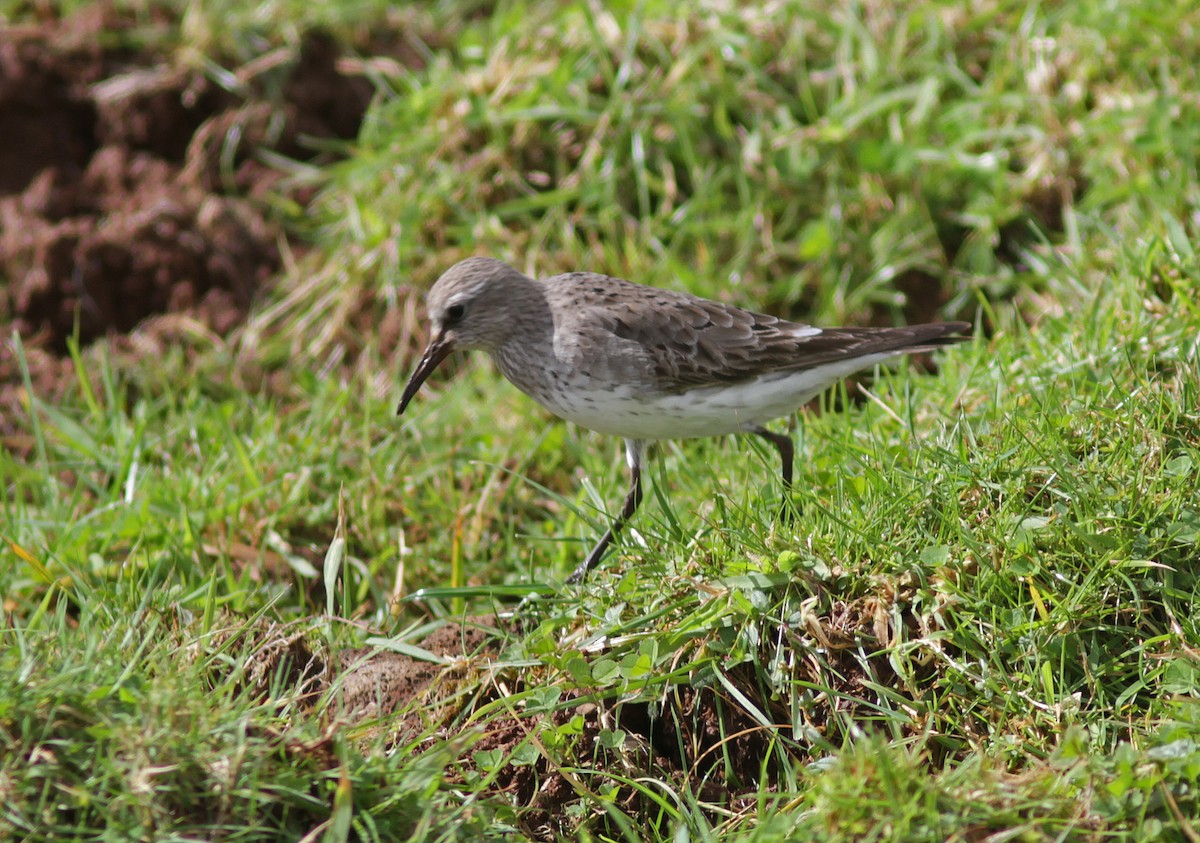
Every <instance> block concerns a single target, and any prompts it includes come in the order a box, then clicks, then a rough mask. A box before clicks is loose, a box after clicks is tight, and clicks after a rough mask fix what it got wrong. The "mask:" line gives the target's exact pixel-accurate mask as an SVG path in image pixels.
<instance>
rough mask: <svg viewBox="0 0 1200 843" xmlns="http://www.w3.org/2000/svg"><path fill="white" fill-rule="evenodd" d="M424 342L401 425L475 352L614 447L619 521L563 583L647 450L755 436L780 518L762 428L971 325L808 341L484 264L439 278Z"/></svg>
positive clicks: (735, 319) (778, 325) (605, 285)
mask: <svg viewBox="0 0 1200 843" xmlns="http://www.w3.org/2000/svg"><path fill="white" fill-rule="evenodd" d="M427 305H428V312H429V319H430V322H431V323H432V332H431V335H430V340H429V345H428V346H427V347H426V349H425V353H424V355H423V356H422V357H421V362H420V363H418V364H417V368H416V370H415V371H414V372H413V374H412V377H411V378H410V379H409V381H408V385H407V386H406V387H405V388H404V394H403V396H402V397H401V398H400V406H399V407H398V408H397V410H396V413H397V415H399V414H401V413H403V412H404V409H405V408H406V407H407V406H408V403H409V401H411V400H412V397H413V396H414V395H416V393H417V390H418V389H420V388H421V384H422V383H424V382H425V379H426V378H427V377H429V374H430V373H431V372H432V371H433V370H434V369H436V368H437V367H438V365H439V364H440V363H441V362H442V361H443V360H444V359H445V358H446V357H447V355H449V354H450V352H452V351H455V350H458V349H482V350H483V351H486V352H488V354H490V355H491V356H492V359H493V360H494V361H495V362H496V365H497V367H499V369H500V371H501V373H503V375H504V377H506V378H508V380H509V381H511V382H512V383H513V384H514V385H515V386H516V387H517V388H518V389H520V390H521V391H522V392H524V393H525V394H526V395H528V396H530V397H531V398H533V399H534V400H535V401H537V402H538V403H539V404H541V405H542V406H543V407H545V408H546V409H547V410H549V411H550V412H552V413H554V414H555V415H556V416H559V417H560V418H564V419H567V420H569V421H573V422H575V423H576V424H578V425H580V426H582V427H586V428H589V429H591V430H595V431H599V432H600V433H609V434H613V435H616V436H621V437H623V438H624V440H625V458H626V461H627V462H628V464H629V470H630V473H631V475H632V478H631V481H630V487H629V493H628V495H626V497H625V505H624V507H622V509H621V514H620V515H619V516H618V517H617V518H616V519H615V520H614V521H613V523H612V525H611V526H610V527H609V528H608V530H607V531H605V533H604V535H603V536H602V537H601V538H600V541H599V542H597V543H596V546H595V547H593V548H592V551H591V553H589V554H588V555H587V558H586V559H584V561H583V562H581V563H580V565H579V567H578V568H576V569H575V571H574V573H572V574H571V576H570V577H569V578H568V580H567V582H571V583H574V582H579V581H581V580H582V579H583V578H584V577H585V576H586V575H587V572H588V571H590V570H591V569H592V568H593V567H595V566H596V564H597V563H598V562H599V561H600V558H601V557H602V556H603V555H604V552H605V550H607V549H608V546H609V544H610V543H611V542H612V540H613V537H614V536H615V535H616V534H617V533H618V532H620V530H621V528H622V527H623V526H624V525H625V523H626V522H627V521H628V520H629V518H630V517H631V516H632V515H633V513H634V511H635V510H636V509H637V507H638V504H639V503H641V500H642V459H643V457H644V455H645V452H646V443H647V442H648V441H651V440H655V439H685V438H690V437H697V436H723V435H725V434H729V433H755V434H758V435H759V436H762V437H763V438H765V439H767V440H768V441H769V442H770V443H771V444H772V445H774V446H775V448H776V449H777V450H778V451H779V458H780V460H781V462H782V463H783V485H784V494H785V500H784V511H787V506H788V499H787V493H788V492H790V490H791V486H792V463H793V460H794V454H793V448H792V440H791V439H790V438H788V437H787V436H784V435H783V434H780V433H775V432H773V431H770V430H768V429H767V428H766V427H764V426H763V425H764V423H765V422H767V421H770V420H771V419H775V418H779V417H780V416H786V415H790V414H791V413H793V412H795V411H796V410H797V409H798V408H799V407H801V406H802V405H803V404H805V403H806V402H808V401H809V400H810V399H812V398H813V397H814V396H815V395H817V394H819V393H820V392H822V391H823V390H825V389H826V388H827V387H829V386H831V385H832V384H834V383H836V382H837V381H838V380H840V379H841V378H843V377H845V376H846V375H849V374H851V373H852V372H856V371H858V370H860V369H866V368H869V367H871V366H874V365H875V364H877V363H879V362H880V361H883V360H886V359H888V358H889V357H894V356H896V355H899V354H906V353H908V352H914V351H928V350H930V349H933V348H938V347H941V346H944V345H949V344H951V343H955V342H958V341H961V340H963V339H966V337H962V336H955V335H956V334H959V333H961V332H963V331H965V330H967V329H968V328H969V327H970V325H969V324H968V323H966V322H937V323H933V324H928V325H912V326H909V327H903V328H815V327H813V326H811V325H804V324H800V323H797V322H788V321H785V320H783V319H779V318H777V317H775V316H767V315H765V314H761V313H753V312H751V311H749V310H742V309H741V308H737V307H733V306H731V305H727V304H721V303H720V302H714V301H709V300H707V299H702V298H699V297H697V296H693V295H689V294H687V293H677V292H672V291H670V290H661V289H657V288H655V287H646V286H643V285H641V284H635V283H633V282H631V281H624V280H622V279H620V278H612V277H609V276H607V275H598V274H596V273H593V272H569V273H567V274H565V275H556V276H554V277H553V278H548V279H546V280H545V281H541V282H538V281H535V280H533V279H532V278H530V277H528V276H526V275H524V274H522V273H521V272H518V271H517V270H516V269H513V268H512V267H511V266H509V265H508V264H506V263H503V262H501V261H498V260H494V259H492V258H482V257H478V258H468V259H467V260H464V261H461V262H459V263H457V264H455V265H454V266H452V267H451V268H450V269H449V270H447V271H446V273H445V274H444V275H442V277H441V278H439V279H438V280H437V283H435V284H434V285H433V288H432V289H431V290H430V291H429V296H428V301H427Z"/></svg>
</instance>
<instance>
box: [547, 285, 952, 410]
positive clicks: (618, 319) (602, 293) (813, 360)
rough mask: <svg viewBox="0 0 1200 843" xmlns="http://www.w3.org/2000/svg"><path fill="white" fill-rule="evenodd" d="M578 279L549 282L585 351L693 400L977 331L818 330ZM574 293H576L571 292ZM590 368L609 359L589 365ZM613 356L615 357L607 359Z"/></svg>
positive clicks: (943, 326)
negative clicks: (695, 393)
mask: <svg viewBox="0 0 1200 843" xmlns="http://www.w3.org/2000/svg"><path fill="white" fill-rule="evenodd" d="M597 277H598V276H594V275H591V274H590V273H573V274H571V275H567V276H558V277H557V278H555V279H551V280H552V281H555V282H559V283H560V284H562V286H561V287H559V288H558V289H559V290H560V291H561V293H562V294H563V295H568V294H569V295H570V297H571V300H572V302H573V303H574V305H575V306H574V307H572V308H569V309H567V311H566V312H569V313H571V314H572V315H571V316H570V317H569V318H570V319H571V321H572V325H571V329H572V331H573V332H574V333H575V334H576V335H577V336H578V337H579V338H580V341H581V342H582V344H583V346H585V347H586V348H581V349H579V351H581V352H586V351H587V350H588V349H604V350H606V351H608V352H610V353H611V352H617V351H619V352H620V357H621V358H622V359H623V360H624V361H625V364H623V365H627V366H628V367H629V369H630V370H629V371H628V372H627V373H626V377H634V376H636V377H637V378H638V379H648V378H652V379H653V381H654V386H655V387H656V388H657V389H660V390H663V391H666V392H686V391H688V390H691V389H698V388H703V387H708V386H720V385H724V384H730V383H738V382H740V381H746V380H751V379H754V378H757V377H761V376H763V375H769V374H772V373H776V372H796V371H802V370H805V369H811V368H815V367H817V366H822V365H825V364H828V363H835V362H839V361H843V360H849V359H851V358H855V357H863V356H866V355H872V354H881V353H882V354H886V353H897V354H899V353H902V352H907V351H924V350H927V349H930V348H934V347H937V346H941V345H948V344H951V343H954V342H957V341H959V340H962V339H964V338H963V337H956V336H952V335H953V334H956V333H958V332H960V331H964V330H966V329H967V328H969V327H970V326H969V325H968V324H967V323H965V322H939V323H933V324H927V325H912V326H908V327H899V328H814V327H812V326H809V325H803V324H800V323H797V322H789V321H787V320H784V319H780V318H778V317H775V316H768V315H766V314H763V313H754V312H753V311H749V310H743V309H742V308H739V307H733V306H732V305H727V304H722V303H720V302H714V301H709V300H708V299H701V298H698V297H696V296H691V295H688V294H686V293H677V292H673V291H670V290H660V289H657V288H654V287H644V286H642V285H640V284H633V283H630V282H627V281H619V279H609V278H604V279H603V281H604V283H603V284H593V285H591V286H589V281H590V280H594V279H596V278H597ZM567 283H570V285H571V286H570V287H568V286H567ZM586 356H587V357H589V358H590V359H591V360H592V361H593V362H595V361H596V360H597V359H598V358H599V357H601V356H604V355H597V354H594V353H593V354H590V355H586ZM609 356H611V354H610V355H609Z"/></svg>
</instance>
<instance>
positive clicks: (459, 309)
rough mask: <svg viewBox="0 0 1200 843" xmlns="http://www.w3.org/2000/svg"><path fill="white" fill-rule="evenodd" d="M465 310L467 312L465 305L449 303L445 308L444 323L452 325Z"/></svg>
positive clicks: (461, 316) (460, 317)
mask: <svg viewBox="0 0 1200 843" xmlns="http://www.w3.org/2000/svg"><path fill="white" fill-rule="evenodd" d="M466 312H467V309H466V308H465V307H463V306H462V305H461V304H452V305H450V306H449V307H448V308H446V319H445V322H446V324H447V325H453V324H454V323H455V322H457V321H458V320H459V319H462V318H463V314H464V313H466Z"/></svg>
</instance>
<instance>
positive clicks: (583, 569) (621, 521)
mask: <svg viewBox="0 0 1200 843" xmlns="http://www.w3.org/2000/svg"><path fill="white" fill-rule="evenodd" d="M645 453H646V443H645V442H643V441H642V440H640V439H626V440H625V461H626V462H628V463H629V472H630V474H631V475H632V480H631V482H630V484H629V494H627V495H626V496H625V506H624V507H622V508H621V514H620V515H619V516H617V519H616V520H615V521H613V522H612V526H611V527H609V528H608V529H607V530H605V532H604V535H603V536H601V537H600V541H598V542H596V546H595V547H593V548H592V552H591V553H589V554H588V555H587V559H584V560H583V561H582V562H580V563H579V567H578V568H576V569H575V572H574V573H572V574H571V576H569V577H567V582H568V583H569V584H571V585H574V584H575V583H580V582H583V578H584V577H586V576H587V572H588V571H590V570H592V568H595V567H596V566H597V565H598V564H600V558H601V557H602V556H604V551H606V550H608V546H609V545H610V544H612V540H613V538H615V537H616V535H617V533H619V532H621V528H622V527H624V526H625V522H626V521H628V520H629V519H630V518H631V517H632V516H633V513H634V511H636V510H637V508H638V504H640V503H641V502H642V455H643V454H645Z"/></svg>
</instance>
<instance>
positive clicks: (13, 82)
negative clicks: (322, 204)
mask: <svg viewBox="0 0 1200 843" xmlns="http://www.w3.org/2000/svg"><path fill="white" fill-rule="evenodd" d="M167 14H168V12H165V11H162V10H159V11H155V12H153V13H152V15H153V16H154V17H153V18H152V20H151V21H150V22H149V24H148V23H147V21H146V20H144V19H139V21H137V24H136V25H137V26H139V27H141V28H142V29H145V27H147V26H148V25H153V24H157V25H158V26H159V27H160V29H161V30H162V31H164V32H165V31H166V30H167V29H168V28H169V27H168V26H167V25H168V24H169V23H170V21H169V20H167V19H166V16H167ZM144 17H145V16H143V18H144ZM134 26H135V22H134V21H133V20H132V19H130V18H128V17H127V16H125V15H124V14H123V13H121V12H119V11H117V10H115V9H114V8H113V7H112V6H110V5H108V4H106V3H98V4H90V5H87V6H84V7H82V8H81V9H80V10H79V11H78V12H77V13H75V14H73V15H71V16H70V17H67V18H63V19H55V20H50V21H47V22H45V23H42V24H39V25H34V26H23V27H12V28H9V29H8V30H7V31H6V32H5V37H4V38H3V39H0V279H3V280H4V281H5V283H4V284H3V285H2V286H0V337H3V338H4V340H7V338H8V337H10V336H11V335H12V333H13V331H14V330H15V331H16V333H17V334H18V335H19V336H20V337H21V341H22V343H23V344H24V345H25V346H26V347H27V350H32V349H37V350H45V351H46V352H49V355H50V356H49V357H48V358H47V357H43V356H42V355H40V354H33V353H31V352H30V351H27V356H28V357H29V362H30V365H31V366H32V365H34V363H35V361H37V362H42V361H51V362H48V363H47V366H48V368H46V369H45V370H44V371H39V372H36V373H32V374H33V380H34V381H35V383H37V384H38V385H39V386H42V387H43V388H45V389H46V390H47V391H46V392H42V393H40V394H41V395H42V397H44V398H47V399H48V400H54V399H55V398H57V397H58V396H59V395H60V394H61V393H62V392H63V391H64V388H63V387H62V386H61V385H60V382H59V381H58V380H57V379H56V378H57V377H58V376H60V375H65V376H66V377H71V376H72V373H71V370H70V367H66V369H65V370H63V367H61V366H59V365H57V363H55V362H52V361H53V358H54V357H56V356H62V355H63V354H64V352H65V351H66V349H67V341H68V339H69V338H71V337H72V336H77V337H78V338H79V340H80V344H81V345H87V344H88V343H90V342H92V341H94V340H96V339H100V338H103V337H112V336H118V335H122V334H125V333H127V332H130V331H132V330H133V329H134V328H135V327H136V326H138V325H139V324H141V323H142V322H143V321H144V320H146V319H147V318H149V317H155V316H161V315H163V314H173V315H176V316H178V315H184V316H186V317H188V318H189V319H190V320H193V321H195V322H198V323H199V324H201V325H202V326H203V327H204V328H206V329H208V330H209V331H212V332H213V333H215V334H218V335H225V334H227V333H228V332H229V331H231V330H232V329H233V328H234V327H236V326H237V325H238V324H239V323H240V322H241V321H242V320H243V319H244V318H245V316H246V313H247V311H248V309H249V307H250V305H251V303H252V302H253V301H254V299H255V297H256V296H257V294H258V293H259V291H260V290H261V289H262V288H263V286H264V285H265V284H266V283H267V282H268V281H269V279H270V278H271V277H272V276H273V275H274V274H275V272H276V271H277V270H278V269H279V266H280V253H279V245H278V244H279V243H280V241H281V239H282V238H283V237H284V236H285V234H286V233H285V232H283V231H282V230H281V229H280V226H279V225H278V223H277V222H276V221H275V220H274V219H273V218H272V217H271V216H270V215H269V214H268V213H267V209H266V206H265V205H263V204H259V202H257V201H256V200H258V199H261V198H262V197H264V196H265V195H266V194H268V193H270V192H278V191H279V190H281V188H282V185H281V177H280V175H279V174H278V173H277V172H275V171H273V170H272V169H270V168H269V167H268V166H267V165H265V164H264V163H263V162H262V159H261V156H260V154H259V153H261V152H264V151H268V150H269V151H271V152H273V153H275V154H282V155H285V156H288V157H292V158H298V159H304V160H311V159H313V158H315V157H316V153H314V151H313V145H312V144H311V143H310V139H322V138H340V139H346V138H352V137H353V136H354V135H355V134H356V133H357V131H358V126H359V122H360V121H361V119H362V115H363V113H364V112H365V110H366V107H367V105H368V104H369V102H370V97H371V93H372V91H371V86H370V83H369V82H368V81H367V80H366V79H364V78H362V77H361V76H353V75H348V74H346V73H343V71H342V69H341V66H340V65H339V63H338V61H339V58H340V52H341V51H340V48H339V46H338V44H337V43H336V42H335V41H334V40H333V39H331V38H330V37H328V36H326V35H324V34H321V33H312V34H310V35H309V36H308V37H307V38H306V39H305V40H304V42H303V44H302V47H301V49H300V50H298V51H295V52H296V55H294V56H292V55H284V56H283V60H282V61H278V62H273V63H267V64H269V65H270V67H269V69H268V70H263V71H261V73H259V74H257V75H256V74H255V73H251V72H248V73H246V74H244V75H245V76H247V77H248V78H247V80H246V84H245V86H244V89H243V90H239V91H238V92H237V93H233V92H231V91H229V90H226V89H225V88H222V87H220V86H218V85H217V84H216V83H215V82H214V81H213V80H212V79H211V78H209V77H208V76H206V75H204V74H203V73H201V72H200V71H198V70H196V69H193V68H190V67H184V66H181V65H179V64H178V63H175V62H174V61H173V56H172V55H171V54H170V53H169V51H168V49H167V47H165V46H164V47H159V48H154V47H149V48H147V47H145V46H143V44H144V43H145V42H153V41H154V39H153V38H149V39H147V38H144V37H139V38H134V37H127V38H126V37H122V34H123V33H129V32H130V31H131V30H133V28H134ZM102 34H103V36H104V37H100V36H101V35H102ZM234 71H235V72H234V75H236V69H234ZM271 74H276V75H275V76H272V75H271ZM268 77H270V78H269V79H268ZM268 91H282V95H281V96H279V95H275V96H270V95H268V93H267V92H268ZM291 198H292V199H293V200H294V201H300V202H302V201H303V200H304V198H305V197H304V196H300V195H292V196H291ZM12 357H13V355H12V354H11V351H10V352H8V353H4V354H0V439H3V440H6V441H8V440H15V439H18V438H19V436H18V430H19V426H18V425H17V423H16V419H18V418H19V417H20V416H22V415H23V414H24V410H23V406H24V405H25V404H26V403H27V398H26V397H24V396H23V392H22V390H21V388H20V387H19V382H20V378H19V377H9V375H10V374H14V371H13V366H12V365H11V360H12Z"/></svg>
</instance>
